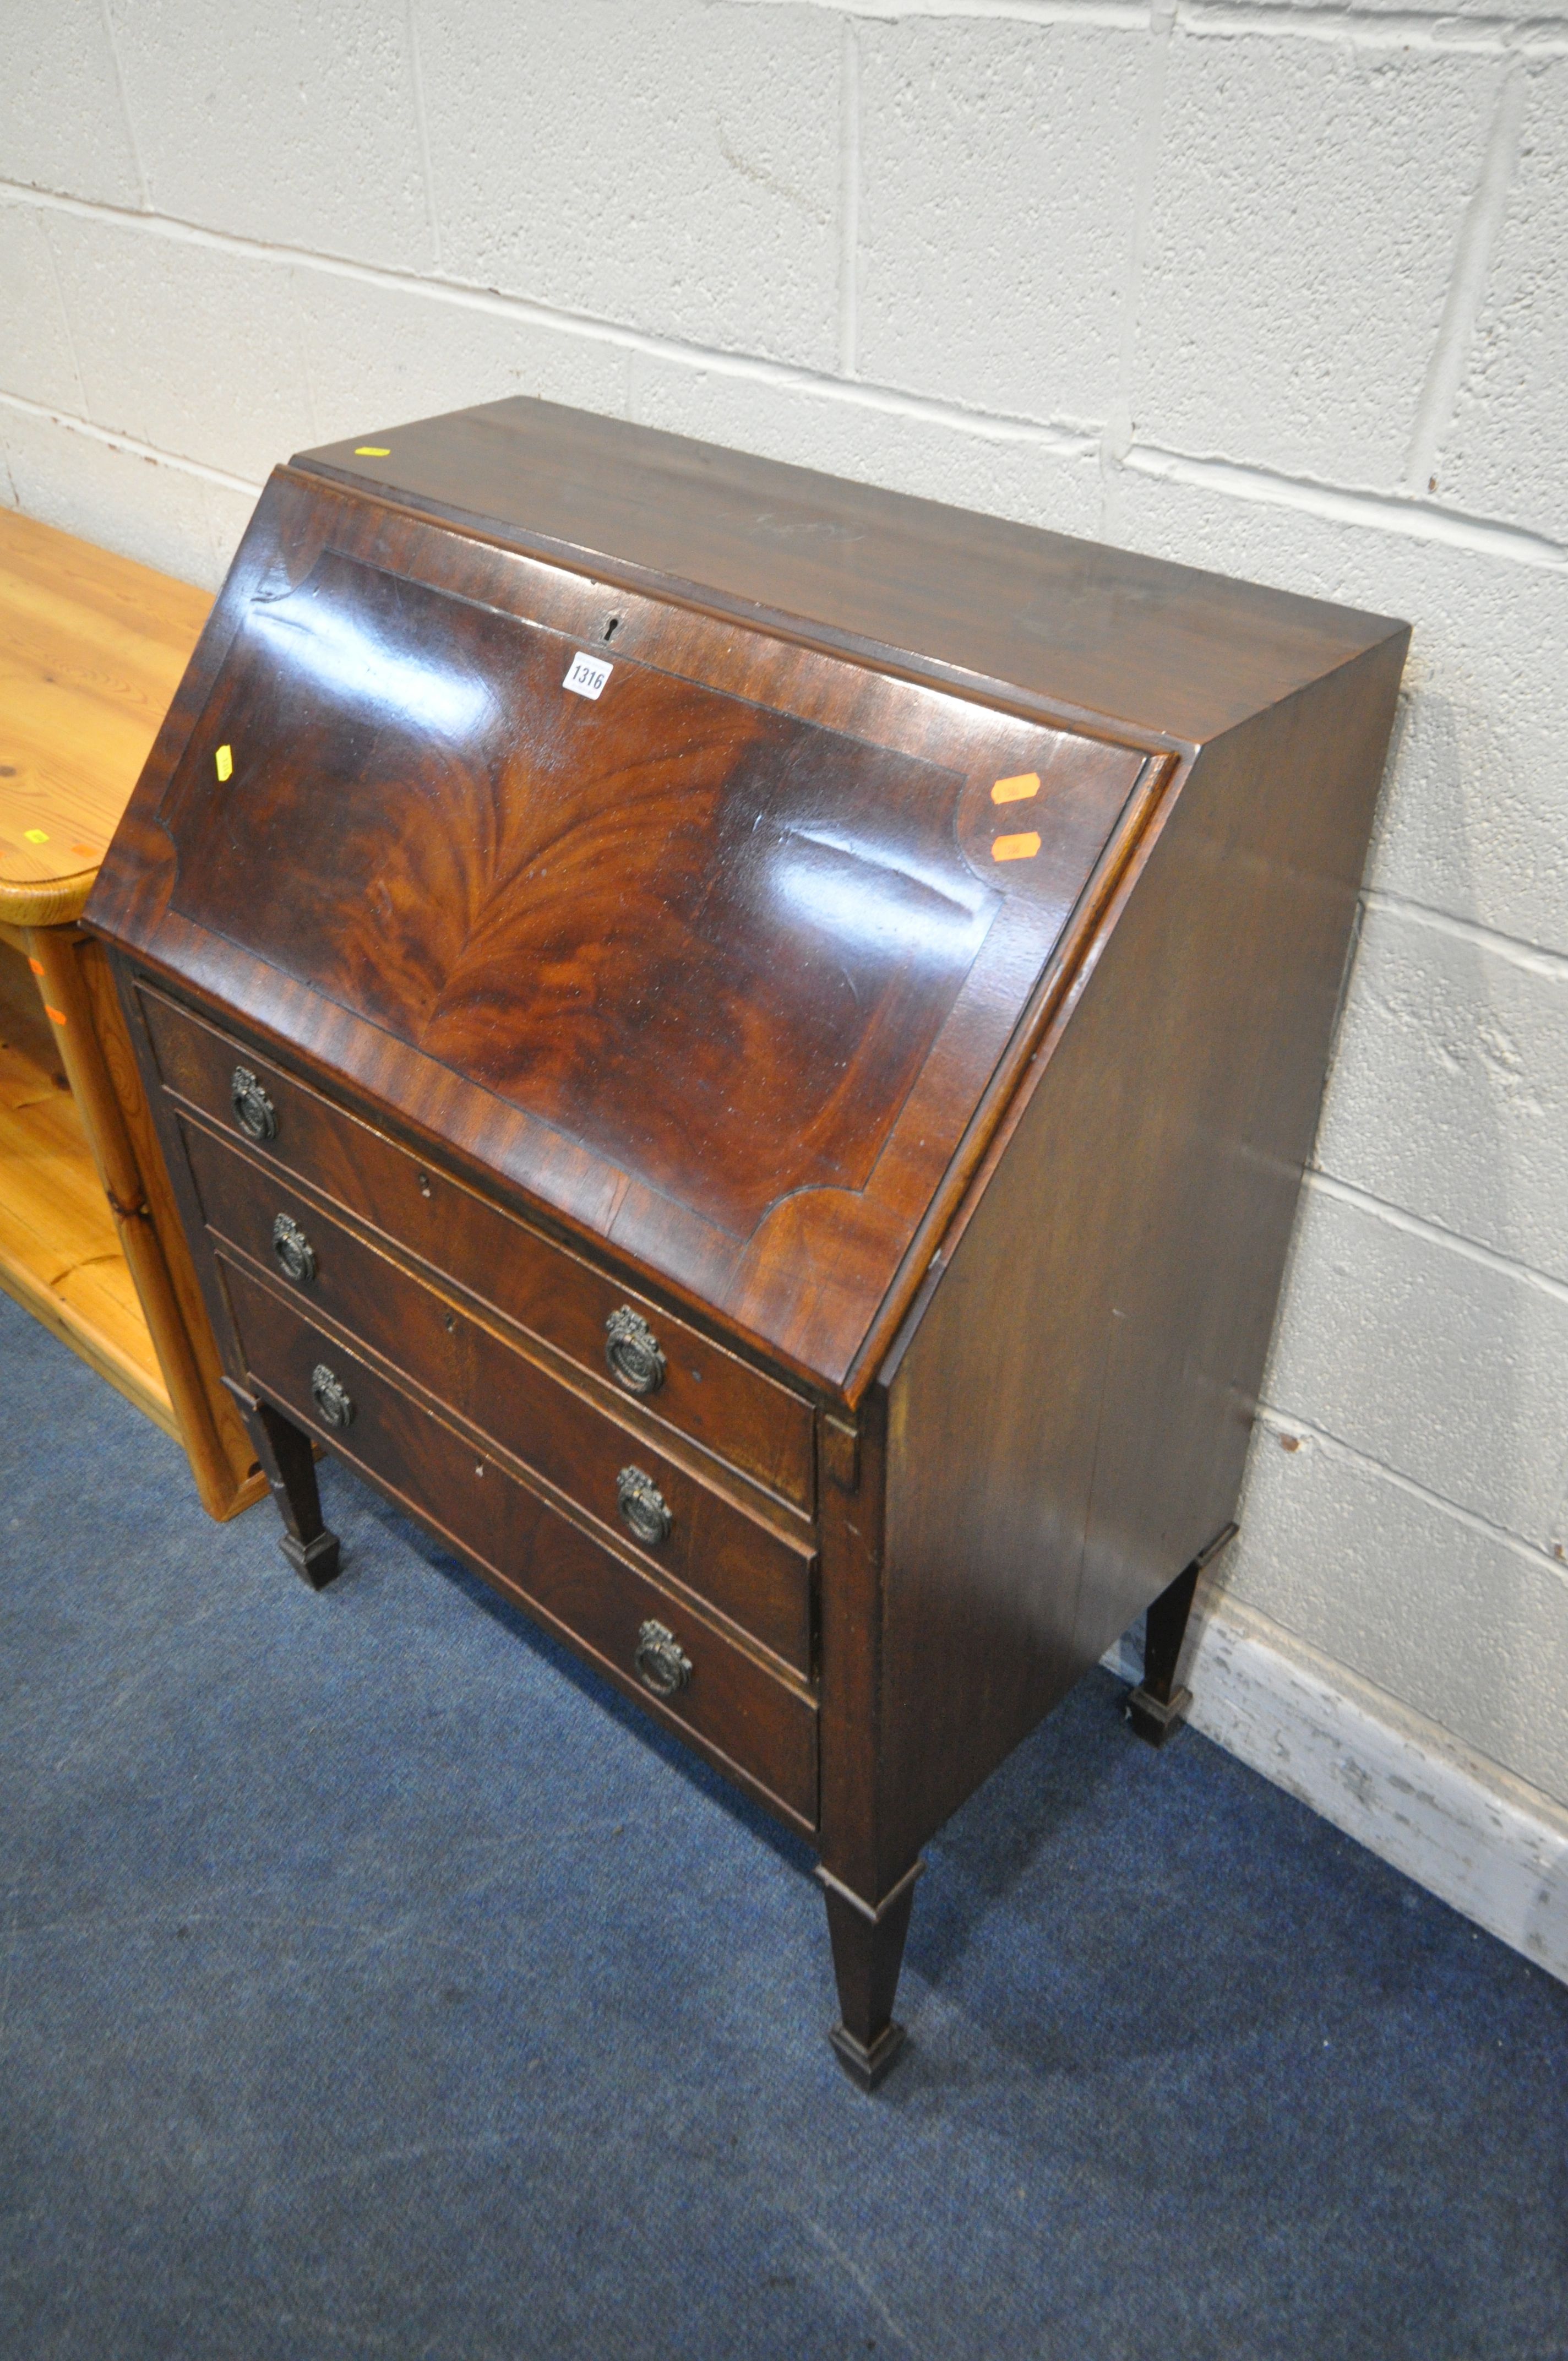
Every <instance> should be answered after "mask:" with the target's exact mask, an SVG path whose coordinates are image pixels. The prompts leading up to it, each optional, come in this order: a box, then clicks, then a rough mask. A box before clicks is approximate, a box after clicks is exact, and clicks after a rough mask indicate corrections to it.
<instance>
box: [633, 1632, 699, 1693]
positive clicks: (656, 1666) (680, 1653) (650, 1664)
mask: <svg viewBox="0 0 1568 2361" xmlns="http://www.w3.org/2000/svg"><path fill="white" fill-rule="evenodd" d="M631 1661H632V1663H633V1664H635V1665H636V1667H637V1677H638V1679H639V1680H640V1681H641V1684H642V1686H643V1687H644V1688H645V1689H652V1692H653V1694H654V1696H655V1697H674V1694H675V1692H676V1690H677V1689H684V1688H685V1685H686V1683H687V1682H688V1681H689V1680H690V1678H691V1676H692V1660H691V1658H690V1657H689V1656H688V1655H687V1654H686V1653H685V1649H684V1648H683V1647H682V1646H681V1643H680V1642H679V1641H678V1640H677V1639H676V1637H675V1635H674V1632H673V1631H670V1630H669V1628H668V1627H667V1625H665V1624H663V1623H644V1625H643V1626H642V1629H641V1631H639V1633H638V1634H637V1646H636V1649H635V1651H634V1653H633V1654H632V1658H631Z"/></svg>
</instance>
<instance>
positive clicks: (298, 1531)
mask: <svg viewBox="0 0 1568 2361" xmlns="http://www.w3.org/2000/svg"><path fill="white" fill-rule="evenodd" d="M229 1390H230V1391H231V1392H232V1393H233V1395H234V1397H235V1400H236V1401H237V1402H238V1404H239V1407H240V1413H241V1415H242V1417H243V1418H244V1420H245V1423H246V1425H247V1429H248V1430H249V1433H250V1440H251V1443H252V1444H253V1445H254V1447H255V1451H256V1455H257V1457H258V1459H259V1461H260V1462H261V1472H262V1474H263V1475H264V1476H265V1477H266V1478H267V1481H268V1483H269V1485H270V1486H271V1488H272V1498H273V1499H275V1500H276V1501H277V1503H278V1513H279V1515H280V1517H281V1518H282V1520H283V1538H282V1541H281V1542H280V1543H279V1547H280V1549H281V1550H282V1553H283V1554H284V1556H285V1557H286V1558H287V1559H288V1561H289V1563H290V1565H291V1566H292V1567H293V1569H294V1572H295V1573H296V1574H297V1575H298V1576H300V1577H301V1579H302V1581H304V1582H308V1583H309V1584H310V1586H311V1588H312V1589H313V1590H323V1589H324V1588H325V1587H326V1585H327V1584H328V1583H329V1582H330V1581H331V1580H332V1578H333V1576H334V1574H335V1573H336V1572H337V1570H338V1562H339V1561H338V1544H337V1535H336V1534H335V1533H334V1532H328V1531H327V1527H326V1523H325V1521H324V1520H323V1516H322V1501H321V1493H320V1491H319V1489H318V1488H317V1485H316V1463H315V1456H314V1453H313V1449H312V1444H311V1438H310V1436H309V1435H308V1434H307V1433H305V1432H304V1430H303V1428H302V1427H298V1426H296V1425H295V1424H294V1422H293V1421H292V1419H288V1418H285V1417H284V1416H283V1413H282V1411H276V1410H274V1409H273V1407H272V1405H271V1403H270V1402H264V1401H256V1400H253V1399H252V1398H251V1396H250V1395H249V1394H245V1393H241V1392H240V1390H239V1389H238V1387H237V1386H231V1387H230V1389H229Z"/></svg>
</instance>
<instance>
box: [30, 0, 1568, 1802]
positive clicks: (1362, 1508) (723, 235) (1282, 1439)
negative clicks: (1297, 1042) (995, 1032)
mask: <svg viewBox="0 0 1568 2361" xmlns="http://www.w3.org/2000/svg"><path fill="white" fill-rule="evenodd" d="M0 33H3V38H4V69H5V70H4V71H3V72H0V498H4V499H5V500H8V501H10V502H12V503H14V504H16V505H18V506H20V507H21V508H23V509H25V510H27V511H31V512H32V513H34V514H36V515H38V516H41V517H44V518H47V519H49V520H52V521H54V522H59V523H60V524H63V525H67V526H69V527H71V528H72V529H73V530H75V531H77V532H80V533H86V534H89V535H92V536H93V537H95V538H97V539H99V540H101V541H104V542H107V543H109V544H113V545H115V547H118V548H121V549H124V550H126V551H129V552H131V553H132V554H134V555H137V556H139V557H142V558H145V559H148V560H149V561H151V562H152V563H154V564H156V565H159V566H165V567H167V568H169V569H170V570H172V571H174V572H176V573H180V574H183V575H186V576H188V577H192V578H193V579H197V580H200V581H203V582H205V583H209V584H215V583H216V582H217V581H218V579H219V578H220V577H221V575H222V573H223V570H224V567H225V563H226V561H227V558H228V555H229V553H230V551H231V549H232V547H233V545H234V543H235V540H236V536H237V534H238V533H239V531H240V529H241V527H242V525H243V522H244V521H245V518H246V516H247V512H248V510H249V507H250V505H251V502H252V500H254V498H255V495H256V492H257V489H258V486H259V484H260V481H261V479H262V477H263V475H264V473H265V471H266V469H267V468H268V467H269V465H270V463H271V462H272V461H273V460H274V459H275V458H278V457H280V456H286V455H287V454H288V453H289V452H290V451H291V450H292V449H294V448H297V447H299V446H300V445H307V444H311V443H316V442H322V441H324V440H327V439H329V438H334V437H336V436H339V435H343V434H349V433H352V432H356V431H361V432H365V431H369V430H371V429H374V428H377V427H381V426H386V425H390V424H393V423H397V422H399V421H400V420H402V419H406V418H409V417H413V416H419V415H422V414H425V413H428V412H433V411H437V410H441V409H445V408H449V407H453V406H455V405H457V404H460V403H463V402H467V401H481V400H487V399H490V398H493V397H495V396H498V395H500V394H507V393H522V394H542V395H546V396H549V397H552V398H554V399H558V400H563V401H572V402H576V403H578V404H581V405H583V406H585V407H587V408H590V409H595V410H599V411H605V412H614V413H617V414H620V415H625V416H628V417H631V418H635V419H640V420H643V421H646V422H649V423H656V424H659V425H663V426H668V427H672V428H674V429H677V430H680V431H685V432H687V433H692V434H701V435H708V436H711V437H713V438H715V439H717V440H719V441H722V442H729V443H732V444H736V445H744V446H746V447H749V448H751V449H755V450H759V451H763V452H767V453H771V454H773V455H776V456H783V457H787V458H791V459H795V460H799V461H803V462H806V463H807V464H813V465H817V466H820V467H826V468H829V469H832V470H836V471H839V472H841V473H845V474H849V475H852V476H857V477H862V478H868V479H871V480H875V481H878V482H883V483H887V484H891V485H894V486H898V487H902V488H905V489H912V490H915V491H918V492H922V493H926V494H929V495H931V496H933V497H935V498H937V499H939V500H951V501H956V502H959V503H962V504H966V505H970V506H974V507H979V508H983V509H987V510H992V511H997V512H999V513H1002V514H1004V515H1008V516H1014V517H1017V518H1021V519H1024V520H1025V521H1027V522H1037V523H1043V524H1049V525H1054V526H1057V527H1059V528H1062V529H1065V530H1067V531H1069V532H1075V533H1089V534H1092V535H1095V536H1099V537H1102V538H1105V539H1109V540H1113V541H1116V542H1121V543H1124V544H1131V545H1135V546H1137V547H1140V548H1145V549H1148V550H1153V551H1157V552H1159V553H1162V554H1164V555H1169V556H1172V557H1176V558H1180V559H1183V560H1186V561H1188V562H1190V563H1195V564H1198V565H1203V566H1214V567H1217V568H1220V569H1222V570H1223V571H1225V572H1230V573H1236V574H1241V575H1245V576H1250V577H1255V578H1257V579H1261V580H1266V581H1270V582H1276V583H1279V584H1282V585H1285V586H1287V587H1288V588H1292V589H1298V590H1302V591H1309V592H1315V593H1320V594H1321V595H1323V596H1326V597H1329V598H1343V599H1348V600H1351V601H1354V602H1355V603H1358V604H1361V605H1365V606H1368V607H1372V608H1376V609H1382V610H1384V611H1391V612H1395V613H1398V614H1401V615H1404V616H1408V617H1409V618H1410V619H1411V620H1412V621H1413V622H1414V624H1415V628H1416V636H1415V645H1414V652H1413V655H1412V659H1411V664H1410V669H1409V679H1408V693H1407V695H1406V697H1405V700H1404V704H1403V709H1402V713H1401V719H1400V726H1399V731H1398V746H1397V753H1396V758H1395V761H1394V763H1393V767H1392V773H1391V776H1390V780H1389V783H1388V786H1387V794H1386V797H1385V803H1384V807H1383V811H1382V816H1381V820H1380V825H1379V829H1378V834H1377V840H1376V850H1375V853H1374V857H1373V861H1372V863H1371V868H1370V872H1369V874H1368V878H1367V882H1366V892H1365V908H1364V912H1363V923H1362V936H1361V942H1360V949H1359V953H1358V957H1357V961H1356V964H1355V968H1354V976H1353V980H1352V983H1351V988H1350V993H1349V997H1348V1001H1347V1005H1346V1010H1345V1015H1344V1020H1343V1031H1342V1038H1341V1040H1340V1044H1339V1049H1338V1053H1337V1057H1336V1062H1335V1066H1334V1071H1333V1074H1332V1081H1331V1085H1330V1090H1329V1095H1328V1100H1327V1104H1326V1108H1325V1113H1324V1119H1323V1124H1322V1129H1321V1138H1320V1142H1319V1147H1318V1151H1317V1162H1316V1169H1315V1170H1314V1173H1313V1175H1312V1177H1311V1180H1310V1185H1309V1188H1308V1191H1307V1195H1306V1201H1305V1206H1304V1212H1303V1216H1302V1220H1301V1223H1300V1225H1299V1235H1298V1237H1297V1241H1296V1246H1295V1250H1294V1257H1293V1263H1292V1268H1291V1274H1290V1279H1289V1284H1288V1295H1287V1299H1286V1302H1285V1306H1284V1311H1283V1313H1282V1317H1281V1320H1280V1323H1279V1328H1278V1333H1277V1339H1276V1345H1275V1349H1274V1354H1273V1359H1272V1364H1271V1367H1270V1371H1269V1376H1268V1379H1267V1387H1266V1401H1265V1402H1264V1404H1263V1406H1262V1410H1261V1414H1260V1417H1259V1422H1258V1426H1257V1430H1256V1435H1255V1449H1254V1453H1253V1459H1252V1464H1251V1470H1250V1475H1249V1480H1248V1486H1247V1492H1246V1498H1245V1525H1244V1534H1243V1539H1242V1541H1241V1543H1239V1544H1238V1545H1237V1547H1236V1548H1235V1549H1234V1552H1232V1553H1231V1554H1230V1555H1229V1558H1228V1560H1227V1561H1225V1562H1224V1563H1223V1577H1222V1582H1223V1598H1222V1600H1221V1604H1222V1605H1223V1607H1225V1608H1226V1609H1230V1610H1234V1612H1236V1613H1239V1614H1240V1613H1245V1615H1246V1616H1247V1617H1248V1618H1250V1619H1251V1628H1252V1629H1253V1630H1254V1631H1263V1632H1265V1633H1266V1634H1268V1635H1271V1636H1272V1641H1273V1642H1277V1645H1278V1646H1279V1647H1280V1648H1281V1649H1283V1650H1285V1651H1287V1652H1288V1650H1289V1649H1290V1648H1292V1647H1296V1648H1299V1649H1300V1650H1301V1651H1303V1652H1306V1653H1309V1654H1310V1657H1311V1661H1312V1663H1313V1664H1314V1665H1315V1666H1316V1667H1317V1668H1318V1671H1319V1673H1320V1674H1321V1668H1322V1666H1323V1665H1325V1664H1327V1665H1328V1666H1330V1667H1331V1668H1332V1667H1334V1666H1337V1667H1339V1668H1340V1670H1341V1672H1342V1673H1343V1680H1344V1682H1345V1683H1346V1684H1347V1685H1351V1686H1354V1687H1355V1689H1356V1694H1357V1696H1358V1697H1361V1698H1362V1699H1363V1700H1364V1701H1365V1699H1366V1698H1371V1699H1373V1700H1374V1702H1375V1703H1376V1700H1378V1699H1382V1700H1384V1701H1386V1704H1387V1710H1388V1712H1389V1714H1390V1715H1391V1716H1395V1717H1397V1718H1398V1720H1399V1727H1400V1728H1401V1730H1406V1731H1408V1730H1409V1729H1411V1728H1418V1729H1420V1730H1422V1731H1425V1732H1426V1733H1427V1734H1428V1736H1429V1737H1430V1739H1431V1743H1432V1744H1433V1745H1434V1746H1442V1745H1444V1744H1452V1745H1453V1747H1454V1748H1455V1749H1458V1750H1460V1751H1462V1752H1464V1756H1465V1759H1466V1760H1467V1761H1469V1762H1472V1763H1479V1764H1480V1766H1481V1769H1482V1774H1483V1775H1491V1773H1493V1772H1495V1773H1496V1775H1497V1779H1498V1780H1499V1781H1500V1782H1503V1783H1507V1784H1508V1788H1509V1793H1510V1795H1513V1796H1514V1797H1515V1799H1516V1801H1517V1798H1518V1796H1519V1795H1520V1794H1528V1795H1533V1796H1535V1797H1536V1798H1537V1799H1539V1802H1540V1804H1541V1808H1542V1810H1551V1809H1552V1808H1554V1807H1560V1806H1568V661H1565V656H1568V465H1565V460H1568V451H1565V448H1564V444H1565V435H1564V425H1563V420H1564V413H1565V409H1568V404H1565V402H1564V397H1563V380H1564V377H1565V374H1568V346H1565V342H1564V319H1565V317H1568V312H1565V307H1564V305H1563V301H1562V288H1561V270H1562V258H1563V253H1564V251H1565V250H1568V18H1564V17H1562V16H1557V17H1550V16H1543V15H1541V14H1540V13H1538V12H1536V11H1535V10H1534V9H1533V8H1532V10H1531V11H1530V12H1529V13H1527V11H1526V10H1525V9H1524V8H1523V7H1522V6H1518V5H1515V0H1444V5H1443V6H1442V9H1441V10H1440V9H1439V8H1438V7H1436V6H1435V5H1434V6H1427V5H1422V0H1397V5H1396V0H1355V5H1299V6H1298V5H1288V0H1153V5H1135V0H847V4H846V5H837V0H798V4H797V5H776V0H572V5H569V6H568V5H562V4H561V0H555V5H552V4H551V0H405V5H399V6H396V7H386V6H379V7H373V6H371V5H369V0H310V5H307V0H225V5H224V6H223V7H222V8H217V9H214V7H212V6H211V5H208V0H8V5H7V7H6V10H5V16H4V22H3V26H0ZM1488 1766H1489V1768H1488Z"/></svg>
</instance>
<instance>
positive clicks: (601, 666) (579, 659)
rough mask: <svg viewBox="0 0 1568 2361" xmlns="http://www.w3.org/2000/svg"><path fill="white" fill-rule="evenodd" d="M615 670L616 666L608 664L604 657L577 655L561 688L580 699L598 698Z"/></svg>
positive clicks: (567, 669) (567, 668)
mask: <svg viewBox="0 0 1568 2361" xmlns="http://www.w3.org/2000/svg"><path fill="white" fill-rule="evenodd" d="M614 670H615V666H614V665H613V664H606V662H605V660H604V658H603V657H602V656H585V655H575V656H574V657H573V658H572V661H571V663H570V664H568V665H567V667H566V677H565V680H564V681H563V682H562V683H561V686H562V687H563V688H569V689H571V690H572V691H573V692H574V694H575V695H576V696H578V697H597V696H598V693H599V691H600V689H601V688H603V686H604V685H605V683H606V681H607V680H608V679H609V676H610V674H611V673H612V672H613V671H614Z"/></svg>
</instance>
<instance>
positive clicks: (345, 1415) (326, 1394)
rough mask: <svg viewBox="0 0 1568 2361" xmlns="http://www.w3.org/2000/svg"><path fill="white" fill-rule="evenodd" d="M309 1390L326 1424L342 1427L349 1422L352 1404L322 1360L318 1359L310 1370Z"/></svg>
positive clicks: (351, 1416) (352, 1410)
mask: <svg viewBox="0 0 1568 2361" xmlns="http://www.w3.org/2000/svg"><path fill="white" fill-rule="evenodd" d="M311 1392H312V1394H313V1397H314V1399H315V1405H316V1408H317V1410H318V1411H320V1412H321V1414H322V1418H323V1422H324V1423H325V1424H326V1425H328V1426H336V1427H344V1426H347V1425H348V1424H349V1423H350V1422H351V1421H352V1419H353V1417H354V1404H353V1403H352V1402H351V1401H350V1400H349V1398H348V1395H347V1393H346V1392H345V1389H344V1388H343V1387H342V1386H340V1385H339V1384H338V1382H337V1379H336V1378H334V1376H333V1373H332V1371H331V1370H330V1369H329V1368H328V1367H327V1365H326V1363H325V1362H324V1361H318V1362H317V1363H316V1365H315V1367H314V1368H313V1370H312V1371H311Z"/></svg>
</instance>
